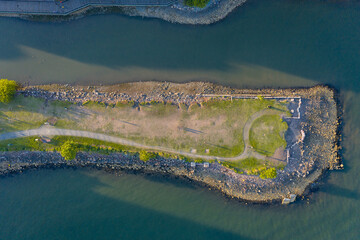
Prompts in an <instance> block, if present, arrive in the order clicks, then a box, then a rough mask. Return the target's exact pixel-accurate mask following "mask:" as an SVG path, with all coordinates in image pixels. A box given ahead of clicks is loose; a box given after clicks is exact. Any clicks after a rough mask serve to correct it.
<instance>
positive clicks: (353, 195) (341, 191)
mask: <svg viewBox="0 0 360 240" xmlns="http://www.w3.org/2000/svg"><path fill="white" fill-rule="evenodd" d="M319 191H320V192H324V193H327V194H331V195H334V196H339V197H344V198H350V199H355V200H359V199H360V194H359V193H358V192H357V191H353V190H350V189H346V188H343V187H339V186H335V185H333V184H329V183H327V184H326V186H321V187H320V188H319Z"/></svg>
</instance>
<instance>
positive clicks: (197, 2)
mask: <svg viewBox="0 0 360 240" xmlns="http://www.w3.org/2000/svg"><path fill="white" fill-rule="evenodd" d="M209 1H210V0H185V5H186V6H189V7H199V8H203V7H205V6H206V4H208V2H209Z"/></svg>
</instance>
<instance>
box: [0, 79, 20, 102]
mask: <svg viewBox="0 0 360 240" xmlns="http://www.w3.org/2000/svg"><path fill="white" fill-rule="evenodd" d="M17 88H18V84H17V83H16V82H15V81H12V80H7V79H0V102H2V103H8V102H10V101H11V99H12V98H13V97H14V94H15V92H16V89H17Z"/></svg>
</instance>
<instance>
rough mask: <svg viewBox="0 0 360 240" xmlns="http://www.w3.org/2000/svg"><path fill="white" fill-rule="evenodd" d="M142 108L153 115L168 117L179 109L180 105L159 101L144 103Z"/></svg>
mask: <svg viewBox="0 0 360 240" xmlns="http://www.w3.org/2000/svg"><path fill="white" fill-rule="evenodd" d="M141 110H142V111H144V112H147V113H148V114H149V115H150V116H153V117H167V116H169V115H171V114H174V113H176V112H177V111H178V106H177V105H174V104H169V103H157V102H154V103H152V104H144V105H142V106H141Z"/></svg>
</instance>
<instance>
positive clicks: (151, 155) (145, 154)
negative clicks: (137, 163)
mask: <svg viewBox="0 0 360 240" xmlns="http://www.w3.org/2000/svg"><path fill="white" fill-rule="evenodd" d="M156 156H157V154H156V153H154V152H147V151H144V150H142V151H140V152H139V158H140V160H141V161H144V162H146V161H148V160H150V159H152V158H156Z"/></svg>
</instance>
